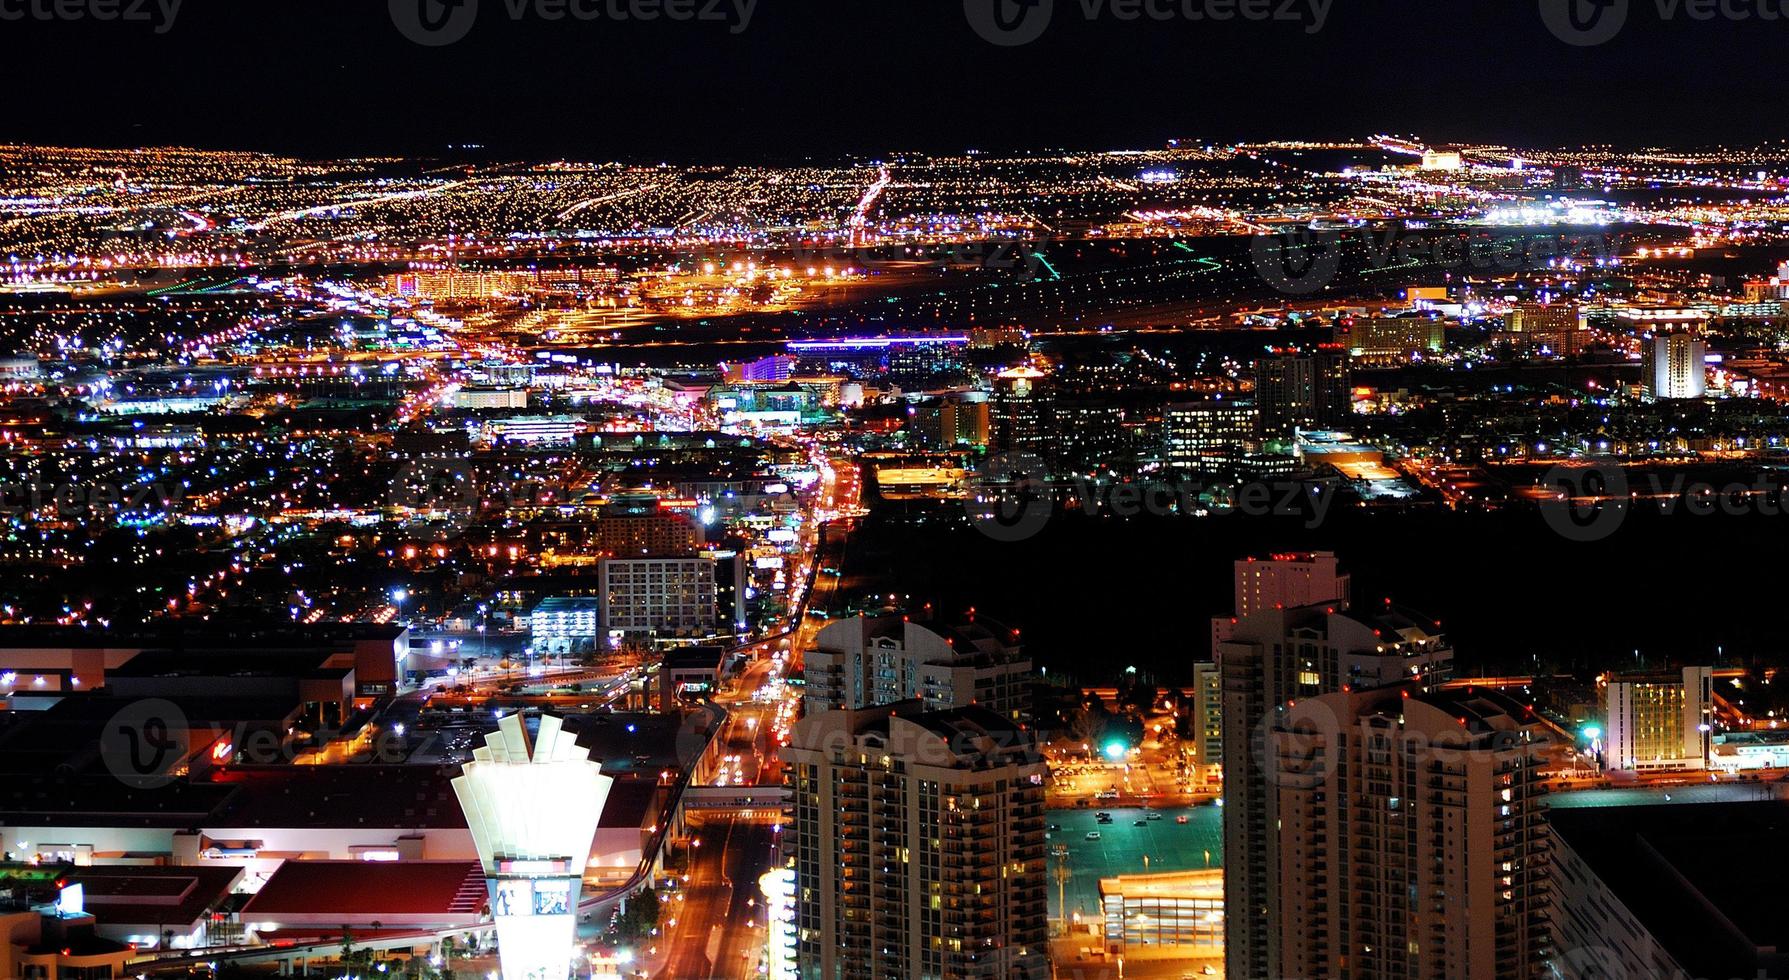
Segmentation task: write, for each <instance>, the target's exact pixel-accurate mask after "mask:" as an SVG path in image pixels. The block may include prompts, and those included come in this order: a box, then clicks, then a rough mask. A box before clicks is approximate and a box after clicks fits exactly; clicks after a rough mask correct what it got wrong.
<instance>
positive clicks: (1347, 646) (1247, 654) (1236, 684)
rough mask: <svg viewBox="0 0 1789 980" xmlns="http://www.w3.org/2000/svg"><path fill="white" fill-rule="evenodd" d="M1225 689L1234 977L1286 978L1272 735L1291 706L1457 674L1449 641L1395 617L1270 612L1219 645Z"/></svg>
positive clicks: (1229, 947)
mask: <svg viewBox="0 0 1789 980" xmlns="http://www.w3.org/2000/svg"><path fill="white" fill-rule="evenodd" d="M1217 665H1218V671H1219V673H1220V675H1221V681H1222V684H1223V723H1224V740H1223V745H1224V894H1225V896H1226V920H1225V921H1226V927H1225V945H1224V958H1225V966H1226V975H1228V976H1232V977H1250V978H1258V977H1281V976H1289V975H1296V974H1295V973H1288V972H1287V971H1286V970H1285V969H1283V968H1282V964H1281V961H1280V953H1281V945H1280V941H1279V932H1278V922H1279V909H1280V892H1281V888H1282V885H1283V882H1282V880H1281V878H1280V870H1279V869H1280V863H1279V838H1278V833H1277V831H1276V828H1277V827H1278V826H1279V814H1278V809H1279V797H1278V795H1277V794H1276V793H1275V792H1274V786H1273V776H1274V769H1273V763H1272V757H1271V756H1270V755H1269V752H1270V751H1271V744H1270V741H1269V739H1268V738H1267V734H1268V732H1269V731H1270V729H1271V727H1272V726H1273V724H1274V723H1275V722H1276V720H1277V719H1278V718H1279V717H1280V716H1282V715H1283V714H1284V713H1285V711H1286V710H1287V707H1286V706H1287V704H1288V703H1290V702H1294V701H1299V700H1303V699H1308V698H1314V697H1318V696H1321V695H1324V694H1330V693H1333V692H1339V691H1342V690H1343V689H1344V687H1346V688H1348V689H1351V690H1370V689H1372V688H1377V687H1386V686H1391V685H1395V684H1405V683H1409V684H1416V685H1418V686H1425V687H1426V686H1428V685H1431V684H1434V683H1437V682H1439V681H1441V680H1445V679H1446V678H1447V676H1448V675H1449V674H1450V673H1451V671H1452V669H1453V650H1452V648H1451V647H1449V646H1448V644H1447V642H1446V640H1445V639H1444V638H1443V637H1441V636H1439V635H1437V634H1434V633H1431V632H1429V630H1428V629H1426V628H1425V627H1424V626H1423V625H1422V624H1421V623H1419V622H1417V621H1416V620H1414V619H1412V618H1410V617H1408V616H1404V615H1401V614H1398V613H1396V612H1393V611H1388V612H1387V613H1385V614H1384V615H1381V616H1375V617H1372V618H1371V619H1367V618H1358V617H1355V616H1353V615H1352V614H1349V613H1345V612H1342V611H1340V610H1339V609H1338V608H1337V607H1336V606H1331V605H1319V606H1303V607H1296V608H1268V609H1262V610H1260V611H1258V612H1255V613H1254V614H1253V615H1250V616H1245V617H1240V618H1239V621H1238V622H1237V623H1236V625H1235V626H1234V628H1233V630H1232V633H1231V635H1230V637H1229V638H1228V639H1225V640H1223V641H1222V642H1220V643H1219V644H1218V645H1217Z"/></svg>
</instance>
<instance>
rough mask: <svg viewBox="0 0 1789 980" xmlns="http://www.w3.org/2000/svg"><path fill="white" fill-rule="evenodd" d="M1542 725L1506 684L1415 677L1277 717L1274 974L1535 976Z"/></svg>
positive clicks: (1273, 736) (1541, 853)
mask: <svg viewBox="0 0 1789 980" xmlns="http://www.w3.org/2000/svg"><path fill="white" fill-rule="evenodd" d="M1542 732H1543V730H1542V729H1541V728H1540V724H1539V722H1538V721H1537V720H1535V719H1534V716H1533V714H1532V713H1531V712H1527V711H1525V710H1524V709H1523V708H1521V707H1519V706H1517V705H1516V704H1515V703H1514V702H1512V701H1510V700H1509V699H1507V698H1504V697H1502V696H1501V695H1497V694H1495V693H1490V694H1480V693H1470V692H1452V691H1450V692H1444V693H1436V694H1425V693H1423V692H1421V691H1420V690H1416V689H1413V687H1411V686H1400V687H1390V688H1379V689H1375V690H1370V691H1350V692H1337V693H1333V694H1325V695H1323V696H1321V697H1317V698H1310V699H1305V700H1300V701H1298V702H1297V703H1296V704H1293V705H1291V706H1289V707H1288V708H1287V709H1286V710H1285V711H1284V712H1283V713H1281V714H1279V715H1278V716H1277V717H1276V719H1275V720H1274V722H1273V726H1272V730H1271V732H1270V733H1269V740H1270V742H1271V756H1272V764H1273V766H1274V772H1273V778H1272V786H1271V788H1270V789H1269V793H1270V794H1271V795H1272V797H1273V799H1274V820H1273V822H1272V823H1271V824H1269V825H1268V829H1269V833H1270V834H1272V835H1273V840H1272V848H1271V851H1272V853H1271V860H1272V866H1270V867H1269V868H1268V875H1269V877H1270V878H1271V879H1273V880H1275V881H1277V884H1278V889H1277V896H1276V898H1277V901H1276V902H1275V903H1274V904H1272V905H1270V907H1269V911H1268V917H1269V919H1270V920H1271V921H1270V925H1269V928H1268V930H1267V936H1266V939H1267V941H1268V943H1269V944H1270V949H1271V950H1272V954H1270V957H1269V962H1270V963H1271V964H1273V965H1272V974H1271V975H1273V976H1300V977H1348V976H1359V977H1412V978H1417V977H1420V978H1429V980H1454V978H1462V980H1465V978H1483V980H1494V978H1534V977H1539V976H1541V973H1542V968H1543V961H1544V958H1545V956H1546V952H1547V923H1546V913H1547V901H1546V887H1545V886H1546V879H1545V876H1546V856H1547V832H1546V827H1545V824H1544V821H1543V818H1542V811H1543V809H1544V804H1543V802H1542V798H1543V796H1544V795H1545V793H1546V788H1545V783H1544V782H1543V780H1542V776H1541V768H1542V765H1543V763H1544V760H1543V758H1542V754H1541V744H1542V739H1543V735H1542ZM1249 975H1250V976H1254V975H1256V974H1249Z"/></svg>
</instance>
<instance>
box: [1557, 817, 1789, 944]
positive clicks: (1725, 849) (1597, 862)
mask: <svg viewBox="0 0 1789 980" xmlns="http://www.w3.org/2000/svg"><path fill="white" fill-rule="evenodd" d="M1547 819H1548V821H1549V822H1550V823H1551V824H1552V825H1553V829H1554V830H1555V831H1556V832H1557V833H1558V834H1559V836H1560V838H1561V839H1563V840H1564V841H1565V842H1566V843H1567V845H1568V846H1570V848H1571V849H1572V851H1574V852H1576V853H1577V855H1578V856H1579V857H1580V858H1582V859H1583V860H1584V862H1585V863H1586V864H1588V865H1589V866H1590V868H1591V870H1593V871H1594V872H1595V873H1596V875H1597V876H1598V877H1599V878H1601V879H1602V881H1603V882H1604V883H1605V884H1606V885H1608V887H1609V889H1610V890H1611V891H1613V892H1614V893H1615V895H1616V897H1617V898H1619V899H1620V900H1621V902H1622V904H1623V905H1625V906H1626V907H1627V909H1628V911H1630V912H1631V913H1633V915H1634V916H1635V917H1636V918H1638V919H1639V920H1640V922H1641V924H1642V925H1644V926H1645V927H1646V929H1647V931H1648V932H1650V933H1651V934H1652V935H1653V936H1654V937H1655V938H1656V939H1657V940H1658V941H1659V943H1660V944H1662V945H1663V946H1664V947H1665V949H1666V950H1667V951H1668V952H1670V954H1671V956H1672V957H1673V958H1674V959H1676V960H1677V963H1678V965H1679V966H1681V967H1683V969H1684V970H1685V971H1687V972H1688V974H1689V975H1690V976H1700V977H1728V976H1755V975H1762V974H1760V973H1759V971H1761V970H1763V971H1767V972H1770V973H1776V972H1780V971H1781V970H1782V969H1783V968H1784V967H1785V966H1789V957H1785V956H1784V955H1783V954H1782V953H1779V952H1778V951H1779V950H1789V895H1785V893H1784V891H1783V888H1782V882H1783V881H1784V879H1785V877H1786V876H1789V853H1785V852H1784V850H1783V848H1782V846H1781V844H1782V841H1783V840H1784V837H1785V835H1789V803H1785V802H1782V801H1777V800H1769V801H1762V802H1755V803H1701V804H1695V805H1686V806H1670V805H1661V806H1620V807H1597V808H1584V809H1560V810H1553V811H1551V812H1550V813H1549V814H1548V818H1547Z"/></svg>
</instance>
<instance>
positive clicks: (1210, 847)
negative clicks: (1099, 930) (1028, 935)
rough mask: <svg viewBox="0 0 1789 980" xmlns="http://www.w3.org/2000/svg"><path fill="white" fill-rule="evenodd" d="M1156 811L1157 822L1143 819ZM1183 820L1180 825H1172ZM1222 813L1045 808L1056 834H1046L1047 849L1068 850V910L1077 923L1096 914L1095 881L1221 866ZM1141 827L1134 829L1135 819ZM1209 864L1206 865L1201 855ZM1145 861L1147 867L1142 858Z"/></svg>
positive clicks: (1053, 896) (1052, 887) (1053, 899)
mask: <svg viewBox="0 0 1789 980" xmlns="http://www.w3.org/2000/svg"><path fill="white" fill-rule="evenodd" d="M1099 812H1105V813H1110V814H1111V815H1112V822H1111V823H1107V824H1102V823H1099V822H1098V820H1097V819H1096V817H1095V814H1097V813H1099ZM1151 813H1158V814H1160V815H1161V819H1160V820H1150V819H1148V815H1149V814H1151ZM1180 816H1185V817H1186V818H1187V822H1186V823H1184V824H1183V823H1178V822H1176V819H1175V818H1176V817H1180ZM1223 817H1224V811H1223V809H1222V808H1220V807H1216V806H1209V805H1208V806H1198V807H1167V808H1163V809H1159V810H1143V809H1135V808H1123V809H1120V808H1117V807H1101V808H1090V809H1085V810H1083V809H1079V808H1077V809H1073V810H1051V811H1049V818H1048V822H1049V824H1050V825H1051V826H1054V827H1059V828H1060V829H1059V830H1053V831H1051V832H1050V842H1049V843H1050V845H1051V848H1052V849H1054V847H1055V845H1058V844H1064V845H1067V847H1068V853H1069V865H1070V868H1071V870H1072V871H1073V872H1074V876H1073V878H1072V879H1070V881H1069V883H1068V887H1067V902H1068V908H1069V911H1070V912H1078V913H1079V914H1080V916H1081V918H1082V920H1083V921H1085V920H1086V919H1087V917H1089V916H1098V915H1100V914H1101V913H1100V904H1099V880H1100V879H1101V878H1110V877H1113V876H1115V875H1121V874H1144V873H1147V872H1154V871H1188V870H1196V869H1199V868H1206V867H1211V868H1217V867H1222V866H1223V863H1224V855H1223V846H1224V820H1223ZM1139 820H1141V821H1143V826H1141V827H1139V826H1137V825H1136V824H1137V821H1139ZM1093 831H1098V832H1099V835H1100V839H1099V840H1097V841H1090V840H1088V839H1087V834H1088V833H1090V832H1093ZM1208 852H1209V854H1210V863H1209V864H1208V863H1206V862H1207V857H1206V855H1207V853H1208ZM1146 856H1147V857H1148V859H1149V861H1148V864H1147V866H1145V864H1144V860H1143V859H1144V857H1146ZM1055 867H1056V862H1055V860H1054V859H1052V860H1051V867H1050V879H1049V887H1048V889H1047V890H1048V892H1049V894H1050V915H1051V916H1057V915H1060V914H1061V911H1060V908H1059V906H1058V905H1057V893H1058V888H1057V885H1056V872H1055Z"/></svg>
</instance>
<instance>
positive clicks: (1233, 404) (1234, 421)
mask: <svg viewBox="0 0 1789 980" xmlns="http://www.w3.org/2000/svg"><path fill="white" fill-rule="evenodd" d="M1256 423H1257V417H1256V412H1255V406H1254V404H1253V403H1251V402H1246V401H1235V400H1227V399H1215V398H1214V399H1211V400H1208V401H1198V402H1182V403H1180V404H1176V405H1169V406H1168V407H1167V408H1166V409H1164V410H1163V411H1162V441H1163V447H1162V461H1163V462H1164V463H1166V464H1167V466H1168V468H1169V469H1171V470H1174V471H1176V472H1180V473H1212V472H1225V471H1228V470H1229V469H1231V468H1233V467H1234V466H1235V464H1236V461H1237V460H1238V459H1240V458H1241V457H1242V455H1243V454H1244V453H1245V452H1247V451H1248V448H1249V444H1250V443H1251V442H1252V441H1253V440H1254V435H1255V426H1256Z"/></svg>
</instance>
